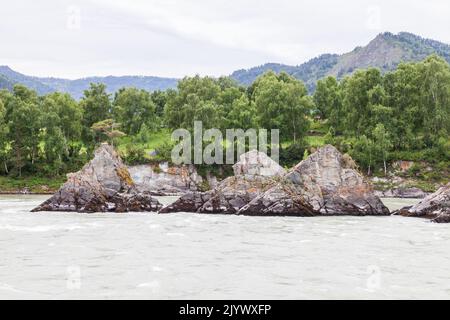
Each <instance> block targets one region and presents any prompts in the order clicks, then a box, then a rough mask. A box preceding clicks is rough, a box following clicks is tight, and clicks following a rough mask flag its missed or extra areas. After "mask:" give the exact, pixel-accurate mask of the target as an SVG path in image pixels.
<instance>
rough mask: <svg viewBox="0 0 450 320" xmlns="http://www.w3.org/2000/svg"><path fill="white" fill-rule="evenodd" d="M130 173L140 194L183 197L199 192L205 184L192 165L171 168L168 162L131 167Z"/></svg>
mask: <svg viewBox="0 0 450 320" xmlns="http://www.w3.org/2000/svg"><path fill="white" fill-rule="evenodd" d="M128 171H129V172H130V175H131V177H132V178H133V181H134V182H135V185H136V188H137V189H138V190H139V191H140V192H150V193H151V194H152V195H158V196H173V195H183V194H185V193H186V192H189V191H197V190H198V189H199V186H200V185H201V184H202V183H203V178H202V177H201V176H200V175H199V174H198V173H197V171H196V170H195V167H194V166H192V165H189V166H173V167H171V166H169V164H168V163H167V162H166V163H160V164H158V165H138V166H129V167H128ZM211 179H212V178H211ZM208 182H209V181H208Z"/></svg>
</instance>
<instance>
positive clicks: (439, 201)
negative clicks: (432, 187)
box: [395, 183, 450, 223]
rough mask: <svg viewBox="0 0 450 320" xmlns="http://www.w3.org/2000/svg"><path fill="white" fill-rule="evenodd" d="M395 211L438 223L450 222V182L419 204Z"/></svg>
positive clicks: (406, 215)
mask: <svg viewBox="0 0 450 320" xmlns="http://www.w3.org/2000/svg"><path fill="white" fill-rule="evenodd" d="M395 213H396V214H400V215H402V216H405V217H422V218H430V219H433V220H432V221H434V222H438V223H444V222H447V223H448V222H450V183H448V184H447V185H446V186H444V187H442V188H440V189H439V190H438V191H436V192H435V193H433V194H431V195H429V196H428V197H426V198H425V199H423V200H422V201H421V202H419V203H418V204H416V205H414V206H410V207H405V208H402V209H400V210H399V211H398V212H395Z"/></svg>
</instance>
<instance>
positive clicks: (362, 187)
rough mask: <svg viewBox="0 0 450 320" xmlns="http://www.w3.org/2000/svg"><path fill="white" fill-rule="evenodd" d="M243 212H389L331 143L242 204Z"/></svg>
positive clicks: (354, 213) (295, 213) (298, 213)
mask: <svg viewBox="0 0 450 320" xmlns="http://www.w3.org/2000/svg"><path fill="white" fill-rule="evenodd" d="M237 214H243V215H281V216H283V215H284V216H317V215H388V214H389V210H388V209H387V208H386V207H385V206H384V205H383V203H382V202H381V200H380V199H379V198H378V197H377V196H375V194H374V193H373V190H372V188H371V186H370V185H369V184H368V183H367V182H366V181H365V180H364V178H363V176H362V175H361V174H360V173H358V172H357V171H356V170H355V164H354V162H353V160H352V159H351V158H350V157H348V156H344V155H342V154H341V153H340V152H339V151H338V150H337V149H336V148H335V147H333V146H331V145H327V146H324V147H322V148H320V149H319V150H318V151H317V152H315V153H313V154H312V155H311V156H309V157H308V158H307V159H306V160H304V161H302V162H300V163H299V164H298V165H297V166H296V167H294V168H293V169H292V170H291V171H290V172H289V173H288V174H286V175H285V176H284V177H283V178H282V181H281V182H280V183H278V184H277V185H275V186H273V187H271V188H270V189H268V190H267V191H265V192H263V193H262V194H260V195H258V196H257V197H256V198H255V199H253V200H252V201H251V202H250V203H248V204H247V205H245V206H244V207H242V208H241V209H240V210H239V211H238V212H237Z"/></svg>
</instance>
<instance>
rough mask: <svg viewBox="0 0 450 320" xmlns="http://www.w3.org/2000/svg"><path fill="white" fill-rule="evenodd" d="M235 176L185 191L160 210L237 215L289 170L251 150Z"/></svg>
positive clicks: (235, 169)
mask: <svg viewBox="0 0 450 320" xmlns="http://www.w3.org/2000/svg"><path fill="white" fill-rule="evenodd" d="M233 169H234V173H235V175H234V176H233V177H228V178H226V179H225V180H223V181H222V182H220V183H219V184H218V185H217V187H215V188H214V189H213V190H211V191H208V192H191V193H188V194H185V195H184V196H182V197H181V198H180V199H178V200H177V201H175V202H174V203H173V204H171V205H169V206H167V207H165V208H163V209H162V210H161V211H160V213H170V212H197V213H211V214H212V213H222V214H233V213H236V212H237V211H238V210H239V209H240V208H241V207H243V206H244V205H245V204H247V203H249V202H250V201H251V200H253V199H254V198H255V197H256V196H257V195H259V194H260V193H262V192H264V191H265V190H268V189H269V188H270V187H271V186H273V185H274V184H275V183H276V182H277V181H279V178H280V177H281V176H282V175H284V174H285V173H286V171H285V170H284V169H283V168H282V167H281V166H280V165H278V164H277V163H276V162H275V161H273V160H272V159H270V158H269V157H268V156H267V155H266V154H264V153H261V152H257V151H250V152H247V153H245V154H243V155H242V156H241V158H240V161H239V162H237V163H236V164H235V165H234V166H233Z"/></svg>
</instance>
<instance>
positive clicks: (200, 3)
mask: <svg viewBox="0 0 450 320" xmlns="http://www.w3.org/2000/svg"><path fill="white" fill-rule="evenodd" d="M0 1H1V2H3V1H4V2H5V3H4V4H1V7H2V11H1V12H0V30H2V54H1V56H0V64H11V66H12V67H16V68H17V69H19V70H20V71H22V72H24V73H29V74H36V75H54V76H66V77H71V78H74V77H80V76H88V75H94V74H95V75H107V74H116V75H120V74H145V75H161V76H177V77H179V76H183V75H186V74H194V73H200V74H211V75H220V74H229V73H231V72H232V71H233V70H235V69H238V68H242V67H251V66H254V65H259V64H262V63H265V62H281V63H287V64H300V63H302V62H304V61H306V60H308V59H309V58H312V57H314V56H317V55H318V54H321V53H327V52H330V53H334V52H336V53H342V52H346V51H349V50H351V49H352V48H353V47H355V46H357V45H364V44H366V43H367V42H368V41H369V40H370V39H372V38H373V37H374V36H375V35H376V34H377V33H379V32H382V31H391V32H399V31H410V32H413V33H417V34H420V35H423V36H426V37H430V38H434V39H436V40H441V41H445V42H450V34H449V33H448V30H449V27H450V22H449V20H448V16H449V15H450V5H449V4H448V1H446V0H442V1H439V0H432V1H427V2H421V1H407V0H400V1H392V0H391V1H385V0H378V1H358V0H347V1H332V0H315V1H302V2H299V1H288V0H267V1H257V0H240V1H230V0H228V1H226V0H195V1H194V0H146V1H144V0H61V1H57V2H55V1H50V0H41V1H32V0H16V1H14V2H10V1H8V2H6V0H0Z"/></svg>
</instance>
